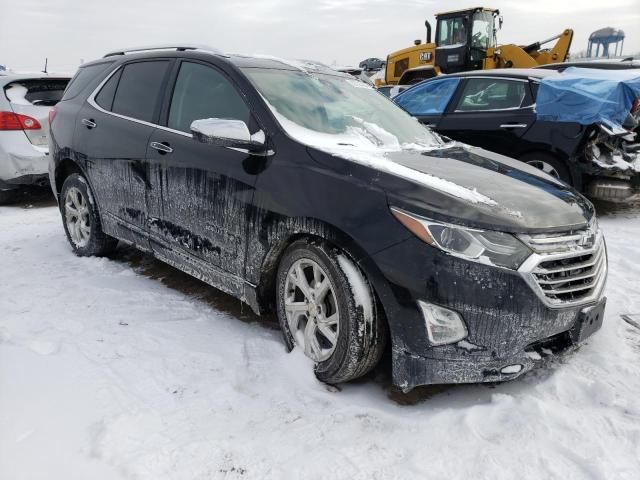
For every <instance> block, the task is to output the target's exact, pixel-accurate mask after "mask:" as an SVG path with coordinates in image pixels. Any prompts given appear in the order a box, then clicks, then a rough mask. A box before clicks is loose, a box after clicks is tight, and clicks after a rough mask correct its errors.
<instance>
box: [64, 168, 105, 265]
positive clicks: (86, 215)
mask: <svg viewBox="0 0 640 480" xmlns="http://www.w3.org/2000/svg"><path fill="white" fill-rule="evenodd" d="M60 213H61V215H62V224H63V225H64V231H65V233H66V234H67V240H68V241H69V243H70V244H71V247H72V248H73V251H74V253H75V254H76V255H78V256H80V257H93V256H96V257H100V256H104V255H107V254H108V253H111V252H112V251H113V250H114V249H115V248H116V245H117V244H118V241H117V240H116V239H115V238H113V237H110V236H108V235H107V234H105V233H104V232H103V231H102V225H101V223H100V216H99V215H98V207H97V205H96V203H95V201H94V200H93V195H92V194H91V190H90V188H89V184H88V183H87V181H86V179H85V178H84V177H83V176H82V175H79V174H77V173H73V174H71V175H69V176H68V177H67V178H66V179H65V181H64V183H63V184H62V190H61V192H60Z"/></svg>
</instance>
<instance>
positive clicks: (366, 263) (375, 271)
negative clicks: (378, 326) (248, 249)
mask: <svg viewBox="0 0 640 480" xmlns="http://www.w3.org/2000/svg"><path fill="white" fill-rule="evenodd" d="M293 223H294V224H296V225H298V228H296V229H292V230H289V231H287V233H285V234H284V235H282V236H281V237H280V238H279V240H278V241H277V242H276V243H275V244H274V245H273V246H272V247H271V248H270V250H269V251H268V252H267V254H266V255H265V256H264V259H263V261H262V264H261V267H260V277H259V281H258V284H257V286H256V289H255V291H256V301H257V304H258V306H259V311H260V312H273V311H275V294H276V277H277V272H278V266H279V265H280V261H281V260H282V257H283V255H284V253H285V251H286V250H287V248H288V247H289V246H290V245H291V244H293V243H294V242H296V241H298V240H301V239H308V240H309V241H320V242H325V243H328V244H329V245H331V246H333V247H335V248H337V249H339V250H341V251H343V252H344V253H346V254H347V255H348V256H349V257H350V259H351V260H352V261H353V262H354V263H355V264H356V265H358V267H359V268H360V269H361V270H362V271H363V272H364V274H365V276H366V278H367V280H368V281H369V283H370V284H371V288H372V289H373V293H374V294H375V296H376V299H377V303H379V304H380V307H381V308H382V309H383V312H384V313H385V322H386V321H387V320H386V311H385V307H384V303H383V302H382V301H381V298H382V296H383V294H384V293H386V292H383V290H386V289H388V287H387V286H386V285H385V283H384V277H383V275H382V272H381V271H380V269H379V268H378V267H377V266H376V264H375V262H374V261H373V260H372V259H371V257H370V255H368V254H367V252H366V251H365V250H364V249H363V248H362V247H361V246H360V245H359V244H358V243H357V242H356V241H355V240H354V239H353V238H352V237H351V236H350V235H348V234H347V233H345V232H344V231H342V230H341V229H339V228H337V227H335V226H333V225H330V224H327V223H326V222H322V221H319V220H310V219H305V220H304V221H300V220H299V219H298V220H296V221H294V222H293ZM301 224H302V225H304V227H303V228H300V225H301Z"/></svg>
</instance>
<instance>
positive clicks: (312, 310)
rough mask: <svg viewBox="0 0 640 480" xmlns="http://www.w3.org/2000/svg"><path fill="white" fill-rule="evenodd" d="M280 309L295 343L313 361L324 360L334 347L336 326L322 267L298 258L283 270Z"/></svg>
mask: <svg viewBox="0 0 640 480" xmlns="http://www.w3.org/2000/svg"><path fill="white" fill-rule="evenodd" d="M284 310H285V314H286V317H287V324H288V326H289V331H290V332H291V335H292V336H293V339H294V341H295V343H296V344H297V345H298V346H299V347H301V348H302V349H303V350H304V353H305V355H306V356H307V357H309V358H311V359H312V360H314V361H315V362H323V361H325V360H327V359H328V358H329V357H330V356H331V354H333V351H334V350H335V348H336V343H337V341H338V333H339V328H340V313H339V311H338V308H337V301H336V294H335V292H334V287H333V285H332V283H331V281H330V280H329V277H328V275H327V273H326V272H325V271H324V269H323V268H322V267H321V266H320V265H318V264H317V263H316V262H314V261H313V260H310V259H307V258H302V259H299V260H297V261H296V262H294V263H293V265H291V267H290V268H289V271H288V272H287V278H286V284H285V292H284Z"/></svg>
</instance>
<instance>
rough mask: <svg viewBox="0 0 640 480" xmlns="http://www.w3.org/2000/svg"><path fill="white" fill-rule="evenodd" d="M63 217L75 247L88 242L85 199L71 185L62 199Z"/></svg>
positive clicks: (88, 229) (88, 233) (88, 231)
mask: <svg viewBox="0 0 640 480" xmlns="http://www.w3.org/2000/svg"><path fill="white" fill-rule="evenodd" d="M64 218H65V222H66V224H67V231H68V232H69V236H70V237H71V240H72V241H73V243H74V244H75V246H76V247H78V248H82V247H85V246H86V245H87V244H88V243H89V238H90V236H91V220H90V218H89V207H88V205H87V200H86V198H85V196H84V195H83V193H82V192H81V191H80V189H78V188H76V187H71V188H70V189H69V190H67V194H66V196H65V199H64Z"/></svg>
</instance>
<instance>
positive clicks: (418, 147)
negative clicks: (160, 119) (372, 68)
mask: <svg viewBox="0 0 640 480" xmlns="http://www.w3.org/2000/svg"><path fill="white" fill-rule="evenodd" d="M367 88H368V87H367ZM263 98H264V97H263ZM264 100H265V102H266V103H267V105H269V108H270V109H271V111H272V112H273V114H274V115H275V116H276V118H277V120H278V122H280V125H282V127H283V128H284V129H285V130H286V131H287V133H288V134H289V135H290V136H292V137H293V138H295V139H296V140H298V141H299V142H301V143H303V144H305V145H308V146H310V147H313V148H317V149H318V150H322V151H324V152H326V153H329V154H331V155H334V156H337V157H340V158H344V159H346V160H350V161H353V162H357V163H360V164H363V165H366V166H368V167H371V168H375V169H377V170H380V171H384V172H387V173H390V174H392V175H396V176H398V177H402V178H404V179H406V180H409V181H412V182H415V183H418V184H421V185H424V186H427V187H429V188H433V189H435V190H438V191H441V192H443V193H446V194H448V195H451V196H453V197H456V198H459V199H462V200H465V201H467V202H470V203H476V204H477V203H482V204H485V205H489V206H496V205H497V202H496V201H495V200H493V199H491V198H489V197H487V196H486V195H483V194H482V193H480V192H478V191H477V190H476V189H472V188H467V187H463V186H461V185H458V184H456V183H453V182H451V181H449V180H445V179H443V178H439V177H436V176H434V175H430V174H428V173H424V172H419V171H417V170H414V169H412V168H409V167H406V166H404V165H400V164H398V163H396V162H394V161H392V160H391V159H389V158H388V156H387V154H389V153H392V152H400V151H414V152H429V151H433V150H439V149H444V148H451V147H455V146H459V145H460V144H458V143H457V142H451V143H447V144H445V143H437V144H417V143H405V144H400V143H399V141H398V138H397V137H396V136H395V135H393V134H391V133H389V132H388V131H386V130H385V129H383V128H382V127H380V126H379V125H376V124H375V123H370V122H367V121H366V120H363V119H361V118H357V117H353V119H354V120H356V121H357V122H359V123H360V126H358V127H353V126H350V127H347V129H346V131H345V132H344V133H337V134H333V133H323V132H318V131H315V130H311V129H309V128H306V127H303V126H301V125H298V124H297V123H295V122H293V121H291V120H289V119H288V118H287V117H285V116H284V115H282V114H281V113H279V112H278V111H277V110H276V109H275V108H274V107H273V106H272V105H270V104H269V102H268V101H267V100H266V99H264Z"/></svg>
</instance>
